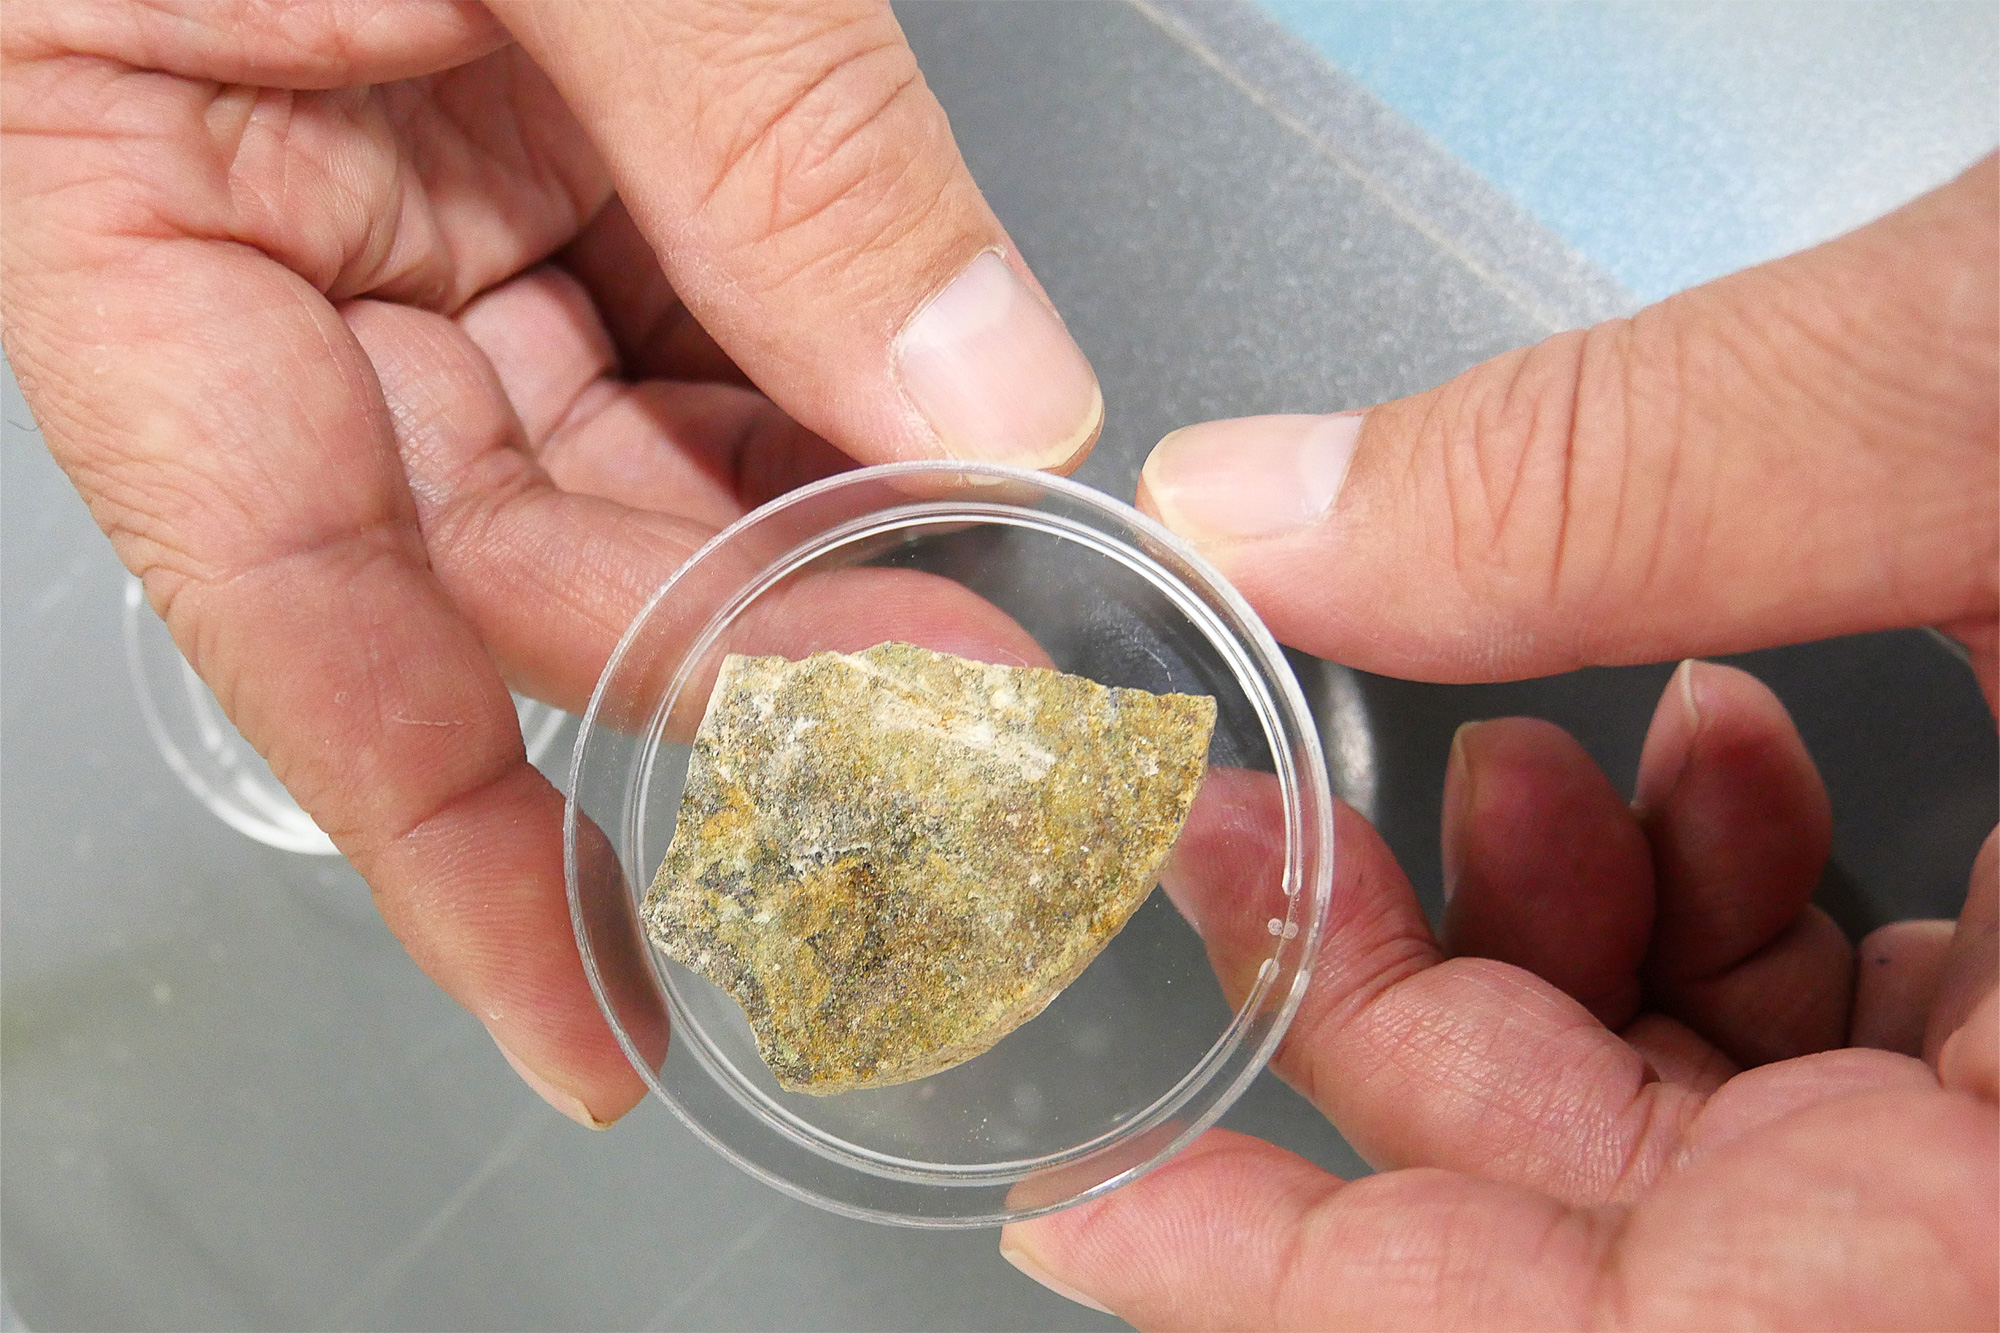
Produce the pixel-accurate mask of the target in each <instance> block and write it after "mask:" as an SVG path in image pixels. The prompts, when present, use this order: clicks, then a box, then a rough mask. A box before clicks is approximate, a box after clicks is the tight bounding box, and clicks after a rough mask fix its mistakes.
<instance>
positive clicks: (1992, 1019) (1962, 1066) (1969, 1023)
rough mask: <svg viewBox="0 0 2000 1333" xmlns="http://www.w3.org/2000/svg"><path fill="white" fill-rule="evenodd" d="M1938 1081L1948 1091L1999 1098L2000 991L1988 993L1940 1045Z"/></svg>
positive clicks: (1990, 1100) (1996, 1099)
mask: <svg viewBox="0 0 2000 1333" xmlns="http://www.w3.org/2000/svg"><path fill="white" fill-rule="evenodd" d="M1937 1072H1938V1082H1939V1083H1940V1084H1942V1085H1943V1086H1944V1087H1945V1088H1946V1089H1947V1090H1948V1091H1952V1092H1964V1093H1969V1094H1971V1095H1972V1096H1974V1097H1978V1098H1980V1099H1982V1100H1984V1101H1989V1102H1993V1101H2000V994H1994V993H1989V994H1988V995H1987V997H1986V998H1985V999H1984V1000H1982V1001H1981V1002H1980V1004H1979V1007H1978V1008H1977V1009H1975V1010H1973V1011H1972V1017H1970V1018H1969V1019H1967V1020H1966V1021H1965V1024H1964V1026H1962V1027H1960V1028H1959V1029H1958V1031H1956V1032H1954V1033H1952V1034H1951V1036H1949V1037H1947V1038H1945V1041H1944V1045H1943V1046H1941V1047H1939V1048H1938V1060H1937Z"/></svg>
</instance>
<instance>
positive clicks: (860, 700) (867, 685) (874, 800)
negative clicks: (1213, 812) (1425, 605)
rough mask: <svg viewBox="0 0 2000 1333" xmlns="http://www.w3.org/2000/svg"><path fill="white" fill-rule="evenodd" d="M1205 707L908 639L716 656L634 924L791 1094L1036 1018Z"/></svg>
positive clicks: (918, 1063)
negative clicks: (746, 1035) (733, 1010)
mask: <svg viewBox="0 0 2000 1333" xmlns="http://www.w3.org/2000/svg"><path fill="white" fill-rule="evenodd" d="M1214 727H1215V700H1213V699H1211V698H1208V697H1206V696H1196V695H1185V694H1167V695H1156V694H1149V693H1147V692H1145V691H1144V690H1130V689H1111V688H1106V687H1105V686H1102V685H1099V684H1097V683H1096V682H1094V681H1089V680H1085V679H1083V678H1081V677H1078V676H1069V675H1064V674H1062V673H1061V672H1057V671H1048V670H1041V669H1037V668H1030V667H1003V666H991V665H987V664H986V663H982V662H973V661H967V660H965V659H963V658H958V657H951V656H948V655H946V654H943V653H936V652H931V651H930V650H928V649H924V648H916V647H912V646H911V645H909V644H902V643H885V644H879V645H877V646H876V647H874V648H870V649H868V650H867V651H865V652H860V653H819V654H815V655H814V656H812V657H808V658H806V659H805V660H803V661H799V662H791V661H787V660H785V659H784V658H781V657H739V656H732V657H730V658H728V659H727V660H726V661H725V662H724V664H723V667H722V671H721V673H720V675H719V676H718V677H717V679H716V683H715V691H714V693H713V694H712V695H711V696H710V699H709V704H708V711H707V714H706V715H705V716H704V717H703V719H702V723H701V728H700V731H699V732H698V734H697V735H696V737H695V742H694V752H693V754H692V755H691V756H690V758H689V760H688V776H687V786H686V790H685V792H684V794H683V796H682V798H681V808H680V814H679V819H678V822H677V824H676V825H675V828H674V838H673V844H672V846H670V847H669V848H668V849H667V854H666V858H665V859H664V860H663V861H662V862H661V863H660V869H659V874H658V876H657V877H656V878H655V880H654V882H653V886H652V890H651V891H650V892H649V893H648V894H647V896H646V902H645V906H644V912H643V914H644V917H645V921H646V929H647V932H648V934H650V935H651V937H652V939H653V940H654V942H655V943H656V944H657V945H658V946H659V947H660V948H661V949H662V950H664V951H665V952H666V954H667V955H668V956H669V957H670V958H673V959H675V960H677V961H678V962H681V963H683V964H685V965H686V966H688V967H690V968H692V969H694V970H695V971H696V972H699V973H700V974H701V975H703V976H705V977H707V978H709V979H710V980H712V981H714V982H715V983H716V984H717V985H719V986H721V987H723V988H724V989H725V990H727V991H728V992H729V993H730V994H731V995H732V996H734V997H735V999H736V1001H737V1003H739V1004H741V1005H742V1006H743V1010H744V1013H745V1014H747V1015H748V1017H749V1020H750V1026H751V1028H752V1030H753V1031H754V1032H755V1033H756V1037H757V1044H758V1047H759V1049H760V1050H761V1052H762V1053H763V1056H764V1060H765V1062H766V1063H767V1064H768V1065H770V1067H771V1069H772V1071H773V1072H774V1073H776V1074H777V1076H778V1081H779V1082H780V1083H781V1084H783V1085H784V1086H785V1087H786V1088H789V1089H791V1090H793V1091H801V1092H812V1093H833V1092H843V1091H847V1090H849V1089H855V1088H870V1087H883V1086H886V1085H889V1084H893V1083H901V1082H905V1081H907V1080H910V1079H914V1078H922V1077H923V1076H925V1075H926V1074H932V1073H936V1072H937V1071H939V1070H942V1069H948V1068H950V1067H951V1066H953V1065H955V1064H958V1063H960V1062H962V1061H965V1060H969V1059H971V1058H972V1057H973V1056H975V1055H978V1054H980V1053H981V1052H982V1051H985V1050H987V1049H988V1048H989V1047H991V1046H992V1045H993V1044H994V1043H995V1042H997V1041H999V1040H1000V1038H1002V1037H1004V1036H1006V1035H1007V1033H1009V1032H1011V1031H1013V1030H1014V1029H1015V1028H1017V1027H1019V1026H1020V1025H1021V1024H1023V1023H1025V1022H1027V1021H1028V1020H1029V1019H1031V1018H1033V1017H1034V1016H1035V1015H1036V1014H1038V1013H1040V1012H1041V1011H1042V1009H1043V1008H1044V1007H1045V1006H1046V1005H1047V1004H1048V1003H1049V1001H1050V1000H1052V999H1053V998H1055V996H1056V994H1057V993H1058V992H1059V991H1061V990H1062V988H1063V987H1064V986H1066V985H1068V984H1069V983H1070V982H1071V981H1073V980H1074V979H1075V978H1076V976H1077V974H1078V973H1080V972H1082V971H1083V969H1084V967H1085V966H1086V965H1088V964H1089V962H1090V960H1091V959H1092V958H1094V957H1096V956H1097V954H1098V952H1099V951H1100V950H1101V949H1103V947H1104V945H1105V944H1106V942H1108V941H1109V940H1110V939H1111V937H1112V936H1113V935H1115V934H1117V932H1118V930H1119V928H1120V927H1122V926H1123V925H1124V924H1125V922H1126V920H1127V919H1128V918H1129V917H1130V916H1131V915H1132V913H1133V911H1134V910H1136V909H1137V908H1138V906H1139V904H1140V903H1141V902H1143V901H1144V900H1145V897H1146V895H1147V894H1148V893H1149V892H1151V890H1152V888H1153V885H1154V882H1155V880H1156V878H1157V876H1158V874H1159V870H1160V864H1161V862H1162V861H1164V860H1165V859H1166V855H1167V852H1168V850H1169V849H1170V848H1171V847H1172V846H1173V842H1174V839H1175V838H1176V837H1177V836H1178V835H1179V833H1180V828H1181V824H1182V822H1183V821H1184V820H1185V819H1186V817H1187V812H1188V807H1189V806H1190V804H1192V802H1193V800H1194V794H1195V788H1196V787H1197V786H1198V785H1199V784H1200V782H1201V778H1202V774H1203V772H1204V770H1205V769H1206V767H1207V757H1208V741H1209V735H1210V733H1211V732H1212V731H1213V730H1214Z"/></svg>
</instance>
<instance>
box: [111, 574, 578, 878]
mask: <svg viewBox="0 0 2000 1333" xmlns="http://www.w3.org/2000/svg"><path fill="white" fill-rule="evenodd" d="M125 665H126V667H127V668H128V669H129V670H130V671H131V673H132V688H133V690H134V692H136V693H137V694H138V696H139V711H140V712H141V713H143V714H144V715H145V718H146V730H147V731H148V732H150V733H151V734H152V737H153V744H154V746H155V747H156V748H157V749H158V750H159V752H160V757H161V758H162V759H165V760H166V761H167V767H168V768H170V769H172V770H173V771H174V776H176V777H178V778H179V779H180V780H181V785H182V786H184V787H186V788H187V789H188V790H189V791H190V792H193V793H194V796H195V799H197V800H199V801H200V802H201V803H202V804H203V805H204V806H206V807H208V810H209V813H211V814H213V815H214V816H215V817H216V818H217V819H220V820H221V821H222V822H223V823H225V824H227V825H229V827H231V828H233V829H235V830H236V831H237V832H238V833H241V834H243V835H244V836H245V837H248V838H254V839H256V840H257V841H258V842H261V843H263V844H264V845H265V846H267V847H276V848H277V849H278V850H279V851H281V852H299V853H301V854H303V855H306V856H336V855H338V854H339V849H338V848H336V847H335V846H334V845H333V839H332V838H329V837H327V836H326V834H325V833H324V832H322V831H321V830H320V827H319V825H317V824H315V823H313V821H312V816H310V815H308V814H307V813H306V812H305V811H303V810H301V809H300V808H299V803H298V802H297V801H295V800H293V799H292V794H291V793H290V792H288V791H286V790H285V784H284V783H282V782H280V781H278V778H277V775H276V774H274V773H273V772H271V766H270V765H269V764H267V763H265V762H264V758H263V756H262V755H260V754H258V753H257V752H256V751H255V750H254V749H252V748H251V747H250V742H248V741H246V740H244V739H243V734H242V733H241V732H239V731H237V730H236V727H235V724H233V723H232V722H230V720H229V718H228V716H227V715H226V714H224V713H223V711H222V705H221V704H219V703H217V702H216V700H215V695H214V694H213V693H212V692H211V691H210V690H209V688H208V686H207V685H206V684H204V683H203V682H202V679H201V677H200V676H197V675H196V674H195V673H194V668H193V667H191V666H189V665H188V664H187V659H186V658H184V657H182V656H181V650H180V649H179V648H177V647H175V646H174V636H173V635H172V634H171V633H169V632H168V630H167V627H166V625H165V624H163V623H161V620H160V618H159V617H158V616H156V615H154V614H153V608H152V607H150V606H148V605H147V604H146V587H145V585H144V584H143V583H141V582H140V581H139V580H138V579H136V578H133V577H132V576H130V575H127V576H126V578H125ZM514 711H515V713H516V714H517V715H518V716H519V717H520V719H521V738H522V740H523V742H524V743H525V744H526V745H527V748H528V762H529V763H531V764H533V763H537V762H539V761H540V760H541V759H542V757H543V756H544V755H546V754H547V753H548V751H549V747H550V746H552V745H553V744H554V743H555V739H556V733H557V732H559V731H561V730H562V724H563V723H564V722H565V721H567V720H568V718H569V714H567V713H565V712H563V711H562V710H561V709H559V708H551V707H549V706H548V705H547V704H545V703H540V702H537V701H536V700H534V699H524V698H522V697H521V696H520V695H518V694H517V695H515V696H514Z"/></svg>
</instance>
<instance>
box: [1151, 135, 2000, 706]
mask: <svg viewBox="0 0 2000 1333" xmlns="http://www.w3.org/2000/svg"><path fill="white" fill-rule="evenodd" d="M1996 185H2000V176H1997V175H1996V171H1995V166H1994V159H1993V158H1990V157H1989V158H1987V159H1986V160H1985V161H1983V162H1981V163H1979V164H1978V165H1977V166H1975V167H1973V168H1972V169H1971V170H1970V171H1968V172H1967V173H1966V174H1965V175H1964V176H1962V177H1960V178H1959V179H1958V180H1956V181H1954V182H1953V183H1951V184H1949V185H1947V186H1945V187H1943V188H1942V189H1939V190H1938V191H1936V192H1935V193H1932V194H1930V195H1927V196H1925V197H1923V198H1921V199H1918V200H1917V201H1915V202H1914V203H1912V204H1909V205H1907V206H1906V207H1904V208H1902V209H1901V210H1899V211H1897V212H1895V213H1892V214H1890V215H1889V216H1888V217H1886V218H1883V219H1881V220H1880V221H1878V222H1875V223H1873V224H1871V225H1869V226H1867V227H1864V228H1862V229H1861V230H1859V231H1856V232H1853V233H1851V234H1849V235H1847V236H1843V237H1841V238H1839V239H1837V240H1834V241H1831V242H1829V243H1827V244H1826V245H1822V246H1820V247H1818V248H1816V249H1813V250H1809V251H1806V252H1804V253H1802V254H1798V255H1793V256H1791V257H1789V258H1787V259H1782V260H1779V261H1777V262H1775V263H1771V264H1767V265H1764V266H1763V267H1761V268H1754V269H1750V270H1747V271H1745V272H1742V273H1737V274H1734V275H1732V276H1730V277H1726V278H1722V279H1720V280H1718V281H1716V282H1712V283H1709V284H1708V285H1706V286H1703V287H1698V288H1695V289H1694V290H1692V291H1688V292H1684V293H1682V294H1681V295H1679V296H1676V297H1673V298H1671V299H1669V300H1667V301H1664V302H1662V303H1660V304H1659V305H1656V306H1653V307H1650V308H1649V309H1646V310H1644V311H1641V312H1640V313H1639V314H1638V315H1636V316H1634V317H1633V318H1631V319H1628V320H1614V321H1612V322H1610V323H1607V324H1601V325H1599V326H1597V327H1596V328H1592V329H1588V330H1584V331H1580V332H1571V333H1563V334H1558V335H1556V336H1555V337H1553V338H1550V339H1549V340H1548V341H1546V342H1543V343H1541V344H1539V345H1538V346H1535V347H1531V348H1525V349H1522V350H1518V351H1514V352H1509V353H1507V354H1506V355H1503V356H1500V357H1496V358H1495V359H1493V360H1492V361H1488V362H1486V363H1485V364H1483V365H1480V366H1476V367H1474V368H1473V369H1472V370H1470V371H1467V372H1466V373H1465V374H1463V375H1461V376H1459V377H1458V378H1457V379H1455V380H1452V381H1450V382H1449V383H1447V384H1445V385H1443V386H1442V387H1440V388H1437V389H1433V390H1431V391H1430V392H1428V393H1423V394H1418V395H1417V396H1415V397H1413V398H1405V399H1401V400H1399V401H1396V402H1392V403H1388V404H1386V405H1384V406H1381V407H1377V408H1375V409H1373V410H1372V411H1369V412H1367V413H1366V414H1365V415H1358V414H1346V415H1341V416H1334V417H1252V418H1246V419H1243V420H1239V421H1219V422H1211V423H1208V424H1205V425H1199V426H1193V427H1190V428H1188V429H1186V430H1182V431H1176V432H1175V433H1174V434H1172V435H1169V436H1168V437H1167V438H1166V439H1165V440H1162V441H1161V442H1160V444H1159V446H1158V447H1157V448H1156V449H1155V450H1154V452H1153V455H1152V457H1151V458H1150V459H1149V460H1148V461H1147V463H1146V467H1145V471H1144V474H1143V476H1142V479H1141V483H1140V503H1141V505H1142V506H1144V507H1146V508H1148V509H1150V510H1151V512H1153V513H1154V514H1155V515H1157V516H1158V517H1160V518H1161V519H1163V520H1164V521H1165V522H1166V523H1167V524H1168V525H1169V526H1171V527H1173V528H1174V529H1176V530H1177V531H1179V532H1180V533H1182V534H1183V535H1184V536H1187V537H1189V538H1191V539H1192V540H1194V541H1195V542H1196V543H1197V544H1198V545H1199V546H1200V547H1201V548H1202V549H1203V550H1204V552H1205V553H1206V554H1208V555H1209V556H1210V557H1211V558H1212V559H1213V560H1215V561H1216V562H1217V563H1218V564H1219V565H1220V566H1221V567H1222V569H1223V570H1224V571H1225V572H1226V573H1227V574H1228V575H1229V576H1230V578H1231V579H1232V580H1233V581H1234V582H1235V583H1236V585H1237V586H1238V587H1239V588H1240V589H1241V590H1242V591H1243V592H1244V594H1245V595H1246V596H1248V597H1249V599H1250V600H1251V602H1252V603H1253V604H1254V605H1255V606H1256V607H1257V609H1258V611H1259V612H1260V613H1262V614H1263V616H1264V617H1265V619H1266V620H1267V621H1268V622H1269V623H1270V625H1271V627H1272V629H1273V631H1274V632H1275V633H1276V634H1277V636H1278V637H1279V638H1280V639H1283V640H1285V641H1286V642H1287V643H1291V644H1294V645H1296V646H1298V647H1300V648H1304V649H1306V650H1308V651H1310V652H1314V653H1318V654H1320V655H1323V656H1328V657H1332V658H1335V659H1336V660H1340V661H1344V662H1347V663H1350V664H1352V665H1355V666H1360V667H1364V668H1367V669H1369V670H1373V671H1380V672H1386V673H1390V674H1394V675H1399V676H1407V677H1416V678H1422V679H1430V680H1461V681H1462V680H1503V679H1512V678H1517V677H1523V676H1531V675H1540V674H1544V673H1549V672H1555V671H1563V670H1567V669H1570V668H1573V667H1579V666H1586V665H1598V664H1613V663H1628V662H1641V661H1657V660H1661V659H1667V658H1675V657H1688V656H1709V655H1713V654H1716V653H1724V652H1734V651H1741V650H1745V649H1750V648H1755V647H1762V646H1767V645H1771V644H1776V643H1783V642H1795V641H1798V640H1801V639H1808V638H1817V637H1821V636H1825V635H1831V634H1845V633H1854V632H1859V631H1863V630H1872V629H1883V628H1889V627H1895V626H1910V625H1948V626H1952V627H1953V628H1954V631H1955V632H1957V631H1965V630H1967V629H1968V628H1969V629H1971V630H1973V631H1976V630H1977V629H1978V627H1980V626H1982V625H1983V626H1991V625H1992V624H1993V621H1994V618H1995V598H1996V560H2000V535H1997V534H1996V521H1995V518H1996V516H1995V506H1994V499H1993V498H1994V489H1995V481H1996V475H1995V459H1996V449H2000V425H1996V388H2000V369H1997V368H1996V360H1997V359H2000V351H1997V345H2000V299H1997V298H1996V290H2000V277H1997V276H1996V251H2000V239H1997V238H2000V208H1996ZM1963 637H1965V638H1967V639H1968V641H1970V642H1972V643H1974V644H1975V645H1976V644H1978V643H1980V642H1982V641H1983V642H1984V643H1985V644H1986V645H1987V646H1988V648H1989V649H1990V646H1991V644H1992V642H1993V636H1992V635H1991V634H1990V633H1988V634H1986V635H1984V638H1983V640H1982V639H1981V637H1980V635H1979V634H1978V633H1976V632H1972V633H1965V634H1964V635H1963ZM1987 656H1988V658H1989V660H1987V661H1986V662H1984V663H1983V664H1982V677H1983V679H1984V681H1985V682H1986V684H1987V686H1988V694H1989V697H1991V677H1992V670H1993V667H1992V662H1991V661H1990V651H1989V652H1988V654H1987Z"/></svg>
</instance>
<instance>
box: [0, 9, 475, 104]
mask: <svg viewBox="0 0 2000 1333" xmlns="http://www.w3.org/2000/svg"><path fill="white" fill-rule="evenodd" d="M8 20H9V22H8V39H9V42H8V44H9V46H10V48H12V49H11V51H10V56H13V57H17V58H25V59H34V58H36V57H38V56H42V55H59V54H63V53H67V52H73V51H88V52H91V53H93V54H98V55H104V56H108V57H110V58H112V59H115V60H118V61H120V62H122V63H124V64H126V65H130V66H133V67H136V68H139V69H158V70H165V71H167V72H169V73H172V74H179V75H182V76H184V77H186V78H191V79H204V80H214V81H216V82H218V83H240V84H254V85H257V86H260V87H274V88H347V87H353V86H355V85H358V84H367V83H387V82H391V81H393V80H397V79H411V78H416V77H418V76H419V75H423V74H429V73H433V72H435V71H437V70H442V69H450V68H451V67H452V66H454V65H462V64H465V63H466V62H467V61H471V60H476V59H478V58H479V57H480V56H482V55H485V54H487V53H488V52H490V51H493V50H496V49H498V48H499V47H502V46H505V45H506V44H507V40H508V38H507V31H506V29H505V28H502V27H501V26H500V25H499V24H498V23H496V22H494V20H493V16H492V14H491V13H489V12H488V11H487V10H486V9H485V7H484V6H482V5H478V4H471V3H466V2H465V0H402V3H399V4H397V5H395V6H393V7H392V8H390V9H387V10H383V9H377V8H372V7H370V6H366V5H355V4H351V3H347V0H304V2H303V3H301V2H300V0H245V2H244V3H238V4H235V5H231V6H229V7H228V8H226V9H225V8H222V7H219V6H216V5H212V4H205V3H203V2H202V0H166V3H160V2H159V0H154V2H153V3H148V4H144V5H130V4H121V3H118V2H117V0H82V2H81V3H78V2H77V0H54V2H53V3H40V4H29V5H21V6H16V7H14V8H13V9H11V10H10V12H9V15H8Z"/></svg>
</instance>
